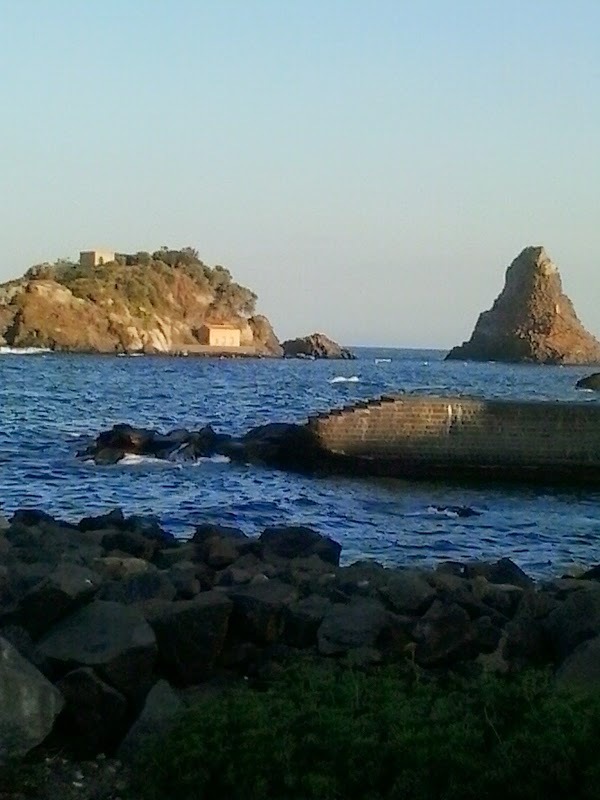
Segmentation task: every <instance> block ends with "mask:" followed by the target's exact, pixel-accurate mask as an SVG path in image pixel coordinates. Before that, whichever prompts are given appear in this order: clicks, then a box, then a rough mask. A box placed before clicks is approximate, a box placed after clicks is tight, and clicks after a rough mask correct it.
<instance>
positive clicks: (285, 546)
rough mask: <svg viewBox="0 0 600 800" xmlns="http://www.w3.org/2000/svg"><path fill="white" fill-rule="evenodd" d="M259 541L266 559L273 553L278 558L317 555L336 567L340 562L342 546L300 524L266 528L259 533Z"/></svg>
mask: <svg viewBox="0 0 600 800" xmlns="http://www.w3.org/2000/svg"><path fill="white" fill-rule="evenodd" d="M259 542H260V544H261V546H262V548H263V553H264V557H265V558H266V559H268V558H269V556H273V555H274V556H279V557H280V558H307V557H308V556H311V555H317V556H319V558H320V559H321V560H323V561H325V562H327V563H328V564H333V565H334V566H336V567H337V566H338V565H339V563H340V553H341V551H342V546H341V545H340V544H339V543H338V542H335V541H334V540H333V539H330V538H329V537H328V536H323V535H322V534H320V533H318V532H317V531H315V530H313V529H312V528H306V527H304V526H301V525H297V526H293V525H292V526H278V527H272V528H266V529H265V530H264V531H263V532H262V534H261V535H260V539H259Z"/></svg>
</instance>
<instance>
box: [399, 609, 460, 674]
mask: <svg viewBox="0 0 600 800" xmlns="http://www.w3.org/2000/svg"><path fill="white" fill-rule="evenodd" d="M413 638H414V640H415V641H416V643H417V647H416V651H415V657H416V660H417V662H418V663H419V664H421V665H422V666H426V667H430V666H441V665H444V664H448V663H452V662H453V661H456V660H458V659H460V658H463V657H464V656H465V655H467V653H468V647H469V645H470V644H471V642H472V638H473V629H472V626H471V620H470V618H469V615H468V614H467V612H466V611H465V610H464V608H461V607H460V606H459V605H457V604H456V603H452V604H451V605H446V604H444V603H442V602H440V601H439V600H435V601H434V603H433V605H432V606H431V607H430V608H429V610H428V611H427V613H426V614H424V616H423V617H422V618H421V619H420V620H419V621H418V622H417V623H416V625H415V627H414V628H413Z"/></svg>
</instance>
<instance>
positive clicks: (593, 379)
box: [575, 372, 600, 392]
mask: <svg viewBox="0 0 600 800" xmlns="http://www.w3.org/2000/svg"><path fill="white" fill-rule="evenodd" d="M575 388H576V389H591V390H592V391H594V392H600V372H594V373H593V374H592V375H586V377H585V378H580V379H579V380H578V381H577V383H576V384H575Z"/></svg>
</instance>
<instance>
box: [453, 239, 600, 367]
mask: <svg viewBox="0 0 600 800" xmlns="http://www.w3.org/2000/svg"><path fill="white" fill-rule="evenodd" d="M446 358H448V359H460V360H465V361H507V362H515V361H525V362H527V361H529V362H537V363H540V364H598V363H600V342H598V340H597V339H595V338H594V336H592V335H591V334H590V333H588V331H586V329H585V328H584V327H583V325H582V324H581V322H580V321H579V319H578V317H577V314H576V313H575V309H574V308H573V304H572V303H571V301H570V300H569V298H568V297H567V296H566V295H565V294H563V290H562V284H561V279H560V275H559V272H558V269H557V267H556V265H555V264H553V263H552V261H551V260H550V258H549V256H548V254H547V253H546V251H545V250H544V248H543V247H526V248H525V249H524V250H523V251H522V252H521V253H520V254H519V256H518V257H517V258H516V259H515V260H514V261H513V262H512V264H511V265H510V266H509V267H508V269H507V270H506V279H505V284H504V288H503V290H502V292H501V293H500V295H499V296H498V297H497V298H496V300H495V302H494V305H493V306H492V308H491V309H489V310H488V311H484V312H483V313H482V314H480V316H479V319H478V320H477V324H476V325H475V329H474V331H473V333H472V335H471V338H470V339H469V341H468V342H464V343H463V344H462V345H460V346H458V347H455V348H453V349H452V350H451V351H450V352H449V353H448V355H447V356H446Z"/></svg>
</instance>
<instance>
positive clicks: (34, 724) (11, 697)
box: [0, 638, 64, 764]
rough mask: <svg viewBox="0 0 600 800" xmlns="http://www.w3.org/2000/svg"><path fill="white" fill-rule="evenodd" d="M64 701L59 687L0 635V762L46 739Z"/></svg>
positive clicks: (23, 753)
mask: <svg viewBox="0 0 600 800" xmlns="http://www.w3.org/2000/svg"><path fill="white" fill-rule="evenodd" d="M63 704H64V701H63V697H62V695H61V693H60V692H59V690H58V689H57V688H56V687H55V686H53V685H52V684H51V683H50V682H49V681H48V680H47V679H46V678H45V677H44V676H43V675H42V674H41V672H39V671H38V670H37V669H36V668H35V667H34V666H33V665H32V664H30V663H29V662H28V661H27V660H26V659H25V658H23V656H21V655H20V653H19V652H18V651H17V650H16V648H15V647H13V645H12V644H10V643H9V642H7V641H6V639H2V638H0V764H4V763H6V761H8V760H9V759H14V758H20V757H22V756H24V755H26V754H27V753H28V752H29V751H30V750H31V749H32V748H34V747H36V746H37V745H38V744H40V743H41V742H43V741H44V739H45V738H46V736H48V734H49V733H50V731H51V730H52V727H53V725H54V721H55V719H56V717H57V716H58V714H59V713H60V711H61V709H62V707H63Z"/></svg>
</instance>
